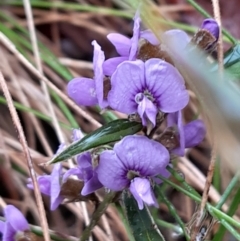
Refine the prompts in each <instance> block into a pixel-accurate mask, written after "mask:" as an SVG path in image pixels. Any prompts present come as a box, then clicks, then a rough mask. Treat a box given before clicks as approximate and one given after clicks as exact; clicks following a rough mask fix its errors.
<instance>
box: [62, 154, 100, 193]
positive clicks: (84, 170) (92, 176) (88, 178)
mask: <svg viewBox="0 0 240 241" xmlns="http://www.w3.org/2000/svg"><path fill="white" fill-rule="evenodd" d="M77 164H78V167H77V168H71V169H69V170H68V171H67V172H66V173H65V174H64V176H63V182H65V181H66V180H67V178H68V177H69V176H70V175H76V176H77V177H78V178H79V179H80V180H83V181H84V187H83V189H82V191H81V194H82V195H83V196H86V195H88V194H90V193H93V192H94V191H96V190H97V189H99V188H101V187H102V184H101V183H100V182H99V180H98V176H97V173H96V171H95V169H94V168H93V166H92V158H91V154H90V152H85V153H83V154H81V155H78V157H77Z"/></svg>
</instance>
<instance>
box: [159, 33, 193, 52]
mask: <svg viewBox="0 0 240 241" xmlns="http://www.w3.org/2000/svg"><path fill="white" fill-rule="evenodd" d="M162 40H163V42H164V43H167V46H176V47H177V49H180V50H183V49H185V48H186V46H187V45H188V44H189V42H190V37H189V36H188V35H187V34H186V32H184V31H182V30H180V29H171V30H168V31H166V32H164V34H163V36H162Z"/></svg>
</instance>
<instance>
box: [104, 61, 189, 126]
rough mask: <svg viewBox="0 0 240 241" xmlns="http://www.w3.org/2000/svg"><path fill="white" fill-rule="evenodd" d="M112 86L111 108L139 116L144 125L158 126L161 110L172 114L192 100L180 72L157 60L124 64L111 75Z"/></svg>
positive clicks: (126, 62) (109, 98)
mask: <svg viewBox="0 0 240 241" xmlns="http://www.w3.org/2000/svg"><path fill="white" fill-rule="evenodd" d="M111 86H112V88H111V90H110V92H109V94H108V103H109V105H110V106H111V107H112V108H113V109H115V110H117V111H120V112H123V113H126V114H134V113H138V114H139V115H140V117H141V119H142V123H143V125H145V126H146V125H147V122H148V120H150V122H151V123H152V124H153V126H155V124H156V115H157V113H158V112H159V111H162V112H164V113H172V112H175V111H178V110H181V109H182V108H184V107H185V106H186V105H187V103H188V101H189V95H188V92H187V90H186V88H185V85H184V80H183V78H182V76H181V75H180V73H179V72H178V70H177V69H176V68H175V67H173V66H172V65H171V64H169V63H167V62H165V61H163V60H161V59H157V58H153V59H149V60H147V61H146V62H143V61H141V60H136V61H125V62H123V63H122V64H120V65H119V66H118V68H117V70H116V71H115V72H114V74H113V75H112V78H111Z"/></svg>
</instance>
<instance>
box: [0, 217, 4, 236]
mask: <svg viewBox="0 0 240 241" xmlns="http://www.w3.org/2000/svg"><path fill="white" fill-rule="evenodd" d="M4 226H5V222H3V221H1V220H0V233H3V231H4Z"/></svg>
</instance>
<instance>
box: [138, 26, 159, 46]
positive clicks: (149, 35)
mask: <svg viewBox="0 0 240 241" xmlns="http://www.w3.org/2000/svg"><path fill="white" fill-rule="evenodd" d="M140 37H141V38H144V39H146V40H147V41H148V42H149V43H150V44H152V45H158V44H160V42H159V40H158V38H157V37H156V36H155V34H154V33H153V32H152V31H151V30H150V29H147V30H144V31H141V33H140Z"/></svg>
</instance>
